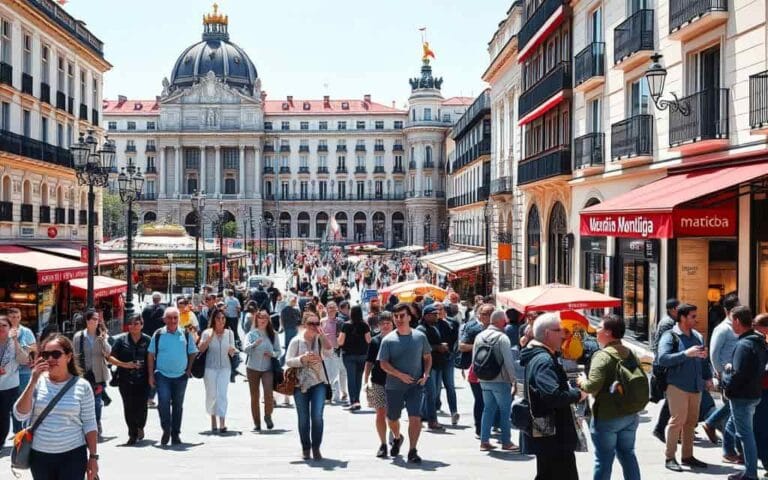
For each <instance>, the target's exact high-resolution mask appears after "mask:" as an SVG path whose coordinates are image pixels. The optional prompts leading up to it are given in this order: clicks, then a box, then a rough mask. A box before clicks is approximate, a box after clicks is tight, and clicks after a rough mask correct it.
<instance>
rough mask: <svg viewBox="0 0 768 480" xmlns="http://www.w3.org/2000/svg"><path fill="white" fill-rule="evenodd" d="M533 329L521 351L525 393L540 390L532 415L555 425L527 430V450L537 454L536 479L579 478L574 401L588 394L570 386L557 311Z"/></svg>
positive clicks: (536, 324)
mask: <svg viewBox="0 0 768 480" xmlns="http://www.w3.org/2000/svg"><path fill="white" fill-rule="evenodd" d="M532 330H533V339H532V340H531V341H530V342H529V343H528V345H527V347H526V348H525V349H523V351H522V353H521V354H520V357H521V358H520V364H521V365H522V366H523V367H524V368H525V396H526V397H528V393H527V392H536V393H537V394H536V395H535V396H534V397H531V398H529V402H530V405H531V407H530V408H531V414H532V415H533V416H534V417H535V418H542V417H546V418H549V420H550V422H547V423H548V424H550V425H551V426H553V427H554V428H553V431H547V430H545V429H543V428H542V429H536V430H532V431H531V432H523V433H524V437H523V442H524V444H525V447H526V453H533V454H535V455H536V480H552V479H557V480H577V479H578V478H579V475H578V472H577V470H576V456H575V454H574V451H575V449H576V445H577V436H576V428H575V426H574V423H573V413H572V409H571V404H573V403H578V402H580V401H582V400H585V399H586V398H587V394H586V393H584V392H582V391H581V390H579V389H577V388H573V387H571V386H570V384H569V383H568V375H567V374H566V373H565V370H564V369H563V367H562V366H561V365H560V363H559V361H558V357H559V354H560V349H561V346H562V343H563V340H564V339H565V331H564V330H563V328H562V327H561V326H560V319H559V317H558V316H557V314H554V313H545V314H542V315H540V316H539V317H537V318H536V320H535V321H534V323H533V329H532ZM535 423H537V424H538V423H539V422H535ZM534 428H535V427H534Z"/></svg>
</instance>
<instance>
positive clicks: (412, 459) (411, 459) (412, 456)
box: [408, 448, 421, 463]
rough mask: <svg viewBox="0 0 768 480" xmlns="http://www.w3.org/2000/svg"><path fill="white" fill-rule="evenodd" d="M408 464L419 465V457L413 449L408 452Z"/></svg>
mask: <svg viewBox="0 0 768 480" xmlns="http://www.w3.org/2000/svg"><path fill="white" fill-rule="evenodd" d="M408 463H421V457H420V456H419V454H418V453H416V449H415V448H412V449H410V450H408Z"/></svg>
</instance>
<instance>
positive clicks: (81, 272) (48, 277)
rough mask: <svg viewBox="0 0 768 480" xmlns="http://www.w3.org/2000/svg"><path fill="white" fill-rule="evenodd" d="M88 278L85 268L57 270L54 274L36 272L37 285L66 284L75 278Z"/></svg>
mask: <svg viewBox="0 0 768 480" xmlns="http://www.w3.org/2000/svg"><path fill="white" fill-rule="evenodd" d="M87 276H88V269H87V268H77V269H74V270H59V271H56V272H46V271H42V272H41V271H38V272H37V284H38V285H49V284H51V283H59V282H68V281H70V280H74V279H76V278H85V277H87Z"/></svg>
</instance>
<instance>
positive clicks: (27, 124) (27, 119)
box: [21, 110, 32, 137]
mask: <svg viewBox="0 0 768 480" xmlns="http://www.w3.org/2000/svg"><path fill="white" fill-rule="evenodd" d="M21 129H22V135H24V136H25V137H31V136H32V112H30V111H29V110H24V113H23V114H22V123H21Z"/></svg>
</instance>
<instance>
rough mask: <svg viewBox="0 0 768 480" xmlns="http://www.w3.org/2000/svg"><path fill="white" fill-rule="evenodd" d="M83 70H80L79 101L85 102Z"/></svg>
mask: <svg viewBox="0 0 768 480" xmlns="http://www.w3.org/2000/svg"><path fill="white" fill-rule="evenodd" d="M85 79H86V76H85V70H80V103H85V98H86V95H85V85H86V83H85Z"/></svg>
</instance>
